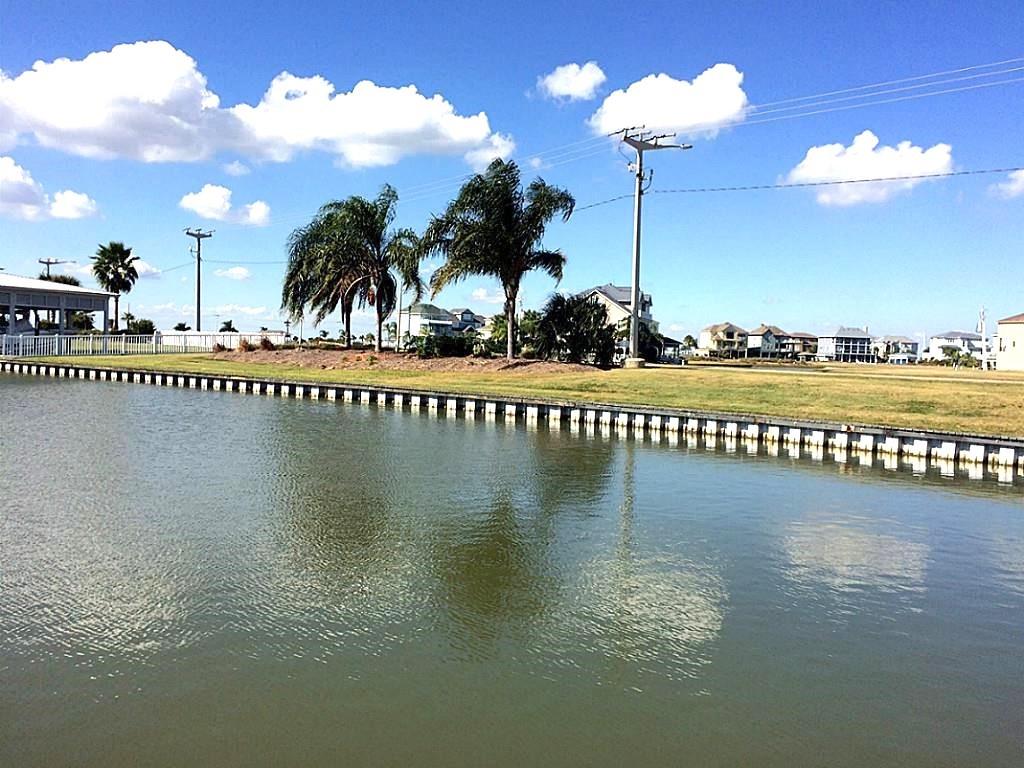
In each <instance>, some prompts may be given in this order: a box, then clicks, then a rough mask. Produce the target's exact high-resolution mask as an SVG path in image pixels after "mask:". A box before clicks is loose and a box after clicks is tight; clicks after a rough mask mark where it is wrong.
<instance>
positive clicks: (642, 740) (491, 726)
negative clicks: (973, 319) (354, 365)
mask: <svg viewBox="0 0 1024 768" xmlns="http://www.w3.org/2000/svg"><path fill="white" fill-rule="evenodd" d="M0 412H2V413H3V415H4V418H5V424H4V426H5V433H4V434H5V440H4V442H3V443H0V451H2V455H0V458H2V459H3V461H2V462H0V466H2V467H3V468H4V470H2V474H0V498H3V499H4V500H5V507H4V510H3V514H2V516H0V547H2V550H3V551H2V561H0V679H2V681H3V685H0V724H2V725H0V764H2V765H19V766H21V765H60V764H68V763H75V764H80V765H104V766H105V765H115V764H123V765H129V764H139V763H143V764H153V765H180V764H183V763H194V764H227V765H231V764H237V765H243V764H244V765H252V764H295V763H301V764H310V765H314V764H324V765H328V764H331V765H334V764H338V763H342V764H417V765H444V766H448V765H459V764H465V765H480V764H488V765H502V764H510V765H511V764H516V765H521V764H540V763H545V764H587V765H601V764H608V765H622V764H645V765H646V764H680V763H684V764H685V763H690V764H710V765H714V764H719V765H742V764H758V765H805V764H815V763H820V762H821V756H822V755H829V756H830V758H829V759H828V760H827V761H826V762H827V763H828V764H831V765H849V766H861V765H868V764H902V765H921V766H924V765H929V766H930V765H935V764H942V763H944V762H945V763H951V764H970V765H980V766H984V765H1008V764H1012V763H1013V760H1012V759H1011V758H1012V756H1015V755H1017V754H1019V751H1020V748H1021V741H1020V738H1019V734H1020V733H1024V722H1022V721H1021V718H1022V715H1021V713H1022V712H1024V706H1019V705H1020V704H1022V703H1024V685H1022V682H1021V678H1020V675H1019V674H1015V673H1014V670H1016V672H1018V673H1019V659H1020V658H1021V655H1022V653H1024V640H1022V637H1024V620H1022V619H1021V617H1022V616H1024V611H1022V609H1024V588H1022V584H1024V558H1022V557H1021V553H1022V552H1024V546H1022V542H1024V514H1022V513H1024V504H1021V494H1020V493H1019V492H1018V491H1019V488H1018V487H1016V486H1009V487H998V486H996V485H995V484H991V485H988V484H982V485H980V486H970V485H968V484H967V483H966V481H963V480H961V479H960V477H954V478H945V477H942V476H941V475H940V474H938V473H936V472H933V471H931V470H930V469H929V470H927V471H925V472H924V473H923V474H922V473H918V474H917V475H914V474H911V473H909V472H907V471H905V469H901V470H900V471H891V470H887V469H886V468H885V467H884V466H881V465H878V466H873V465H871V464H870V463H869V464H868V465H864V466H862V465H861V463H860V462H859V461H853V460H852V459H851V460H849V461H847V462H846V463H840V462H839V461H838V457H833V458H832V459H830V458H829V457H828V455H827V454H826V455H825V456H824V457H821V456H807V455H803V454H800V452H799V451H796V452H795V453H792V452H790V451H788V450H786V449H784V450H782V451H781V452H779V455H778V456H777V457H772V456H768V455H766V454H767V452H766V451H757V450H755V451H751V450H749V449H747V447H746V446H738V445H736V444H735V442H734V441H724V440H723V441H719V443H720V444H719V445H718V446H715V447H714V448H713V449H712V450H709V449H708V446H707V444H706V443H704V442H703V441H699V440H697V439H694V438H691V437H688V436H664V437H662V438H661V439H659V440H657V441H651V440H647V439H642V440H634V439H633V437H632V436H631V435H628V434H627V436H628V437H629V439H626V440H624V439H623V436H622V435H621V434H619V430H617V429H607V428H601V427H600V426H598V427H596V428H594V427H593V425H589V426H587V427H585V428H583V429H580V430H573V429H563V430H548V429H546V428H545V427H543V426H539V428H537V429H535V430H526V429H524V428H523V427H522V426H516V425H514V424H511V423H506V422H505V421H504V420H490V421H485V420H484V419H481V420H479V421H478V422H477V423H475V424H473V423H467V422H466V421H465V420H463V419H461V418H454V419H453V418H437V417H436V416H432V415H430V414H429V413H426V412H422V413H398V412H395V411H394V410H391V409H382V408H369V407H364V406H359V405H343V404H340V403H338V404H333V403H310V402H295V401H292V400H276V399H266V398H242V397H238V396H236V395H230V394H226V393H225V394H220V393H201V394H200V393H195V392H188V391H179V390H167V389H156V388H142V387H123V386H120V385H115V384H110V385H107V384H102V383H79V382H70V381H60V380H58V381H45V380H44V381H36V380H21V379H8V378H2V379H0ZM59 430H64V434H66V435H67V436H68V439H65V440H52V439H47V438H41V437H38V436H44V435H50V434H54V433H56V432H57V431H59ZM791 454H792V455H791ZM11 456H19V457H29V456H31V457H32V466H31V468H30V471H17V472H10V471H9V470H8V468H9V467H10V466H11V463H10V461H9V459H10V457H11ZM911 469H913V468H911ZM837 619H841V621H842V626H843V631H842V632H836V631H835V630H836V621H837ZM227 734H230V738H227V737H226V735H227ZM794 734H801V735H800V737H799V738H796V737H795V736H794ZM979 745H981V746H980V747H979Z"/></svg>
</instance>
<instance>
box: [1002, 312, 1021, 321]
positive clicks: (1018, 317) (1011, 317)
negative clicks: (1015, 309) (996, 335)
mask: <svg viewBox="0 0 1024 768" xmlns="http://www.w3.org/2000/svg"><path fill="white" fill-rule="evenodd" d="M998 322H1000V323H1024V312H1022V313H1021V314H1019V315H1010V316H1009V317H1004V318H1003V319H1002V320H999V321H998Z"/></svg>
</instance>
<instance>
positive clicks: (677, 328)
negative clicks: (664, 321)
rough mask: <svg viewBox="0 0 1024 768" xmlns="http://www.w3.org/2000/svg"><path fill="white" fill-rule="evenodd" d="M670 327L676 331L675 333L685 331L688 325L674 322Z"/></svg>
mask: <svg viewBox="0 0 1024 768" xmlns="http://www.w3.org/2000/svg"><path fill="white" fill-rule="evenodd" d="M668 329H669V330H670V331H672V332H674V333H678V332H679V331H685V330H686V326H684V325H682V324H681V323H672V324H671V325H670V326H669V327H668Z"/></svg>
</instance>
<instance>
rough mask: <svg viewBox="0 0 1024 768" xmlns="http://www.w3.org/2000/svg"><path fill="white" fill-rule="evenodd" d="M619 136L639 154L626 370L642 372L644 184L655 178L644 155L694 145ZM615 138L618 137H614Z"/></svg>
mask: <svg viewBox="0 0 1024 768" xmlns="http://www.w3.org/2000/svg"><path fill="white" fill-rule="evenodd" d="M616 133H621V134H622V142H623V143H624V144H628V145H629V146H631V147H632V148H633V150H634V151H635V152H636V162H634V163H631V164H630V170H631V171H633V172H634V175H635V176H636V192H635V197H634V201H633V284H632V286H631V287H630V291H631V293H630V307H629V356H628V357H627V358H626V367H627V368H642V367H643V365H644V360H643V358H642V357H641V356H640V300H641V297H642V296H643V291H641V290H640V217H641V214H642V211H643V199H644V192H645V191H646V190H645V189H644V184H648V185H649V184H650V180H651V179H652V178H653V177H654V172H653V171H652V172H651V173H650V174H649V175H648V176H647V177H646V178H645V177H644V152H650V151H653V150H656V149H693V146H692V145H691V144H662V143H661V141H662V140H663V139H674V138H675V134H674V133H663V134H659V135H657V136H655V135H653V134H651V133H650V132H648V131H644V130H643V126H640V127H637V128H624V129H623V130H621V131H616ZM612 135H613V136H614V135H615V134H612Z"/></svg>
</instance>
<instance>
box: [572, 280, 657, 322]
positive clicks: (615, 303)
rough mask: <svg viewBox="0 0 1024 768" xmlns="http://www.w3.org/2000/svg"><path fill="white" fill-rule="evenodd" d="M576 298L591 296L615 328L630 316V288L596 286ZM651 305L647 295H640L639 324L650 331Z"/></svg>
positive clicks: (652, 320)
mask: <svg viewBox="0 0 1024 768" xmlns="http://www.w3.org/2000/svg"><path fill="white" fill-rule="evenodd" d="M576 296H577V297H581V296H582V297H588V296H593V297H594V298H595V299H596V300H597V301H598V303H599V304H601V305H602V306H603V307H604V308H605V312H607V313H608V322H609V323H611V324H612V325H615V326H617V325H619V323H621V322H622V321H623V320H628V319H629V318H630V317H631V316H632V309H631V308H632V306H633V288H632V286H628V285H626V286H622V285H612V284H611V283H605V284H604V285H598V286H595V287H593V288H588V289H587V290H585V291H581V292H580V293H577V294H576ZM653 305H654V302H653V301H651V295H650V294H649V293H643V294H641V295H640V322H641V323H644V324H645V325H647V326H648V327H650V328H651V330H655V326H654V318H653V317H652V316H651V307H652V306H653Z"/></svg>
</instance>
